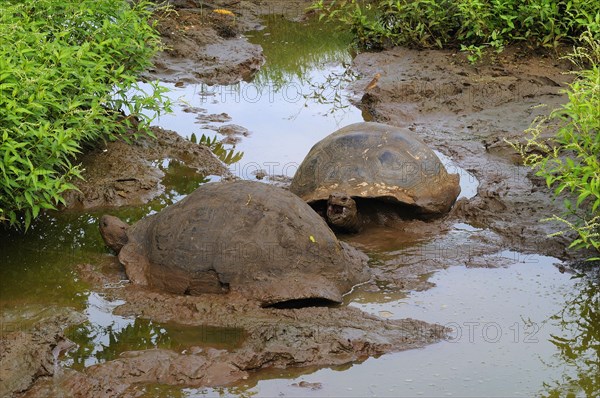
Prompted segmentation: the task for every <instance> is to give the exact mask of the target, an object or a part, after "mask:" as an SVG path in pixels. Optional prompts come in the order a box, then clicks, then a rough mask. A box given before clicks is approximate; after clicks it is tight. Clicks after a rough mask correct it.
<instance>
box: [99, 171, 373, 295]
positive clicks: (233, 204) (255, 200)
mask: <svg viewBox="0 0 600 398" xmlns="http://www.w3.org/2000/svg"><path fill="white" fill-rule="evenodd" d="M100 232H101V234H102V237H103V238H104V240H105V242H106V244H107V245H108V246H109V247H111V248H112V249H113V250H115V251H116V252H118V256H119V261H120V262H121V263H122V264H123V265H124V266H125V270H126V273H127V275H128V277H129V279H130V280H131V281H132V282H134V283H137V284H141V285H149V286H152V287H156V288H159V289H162V290H165V291H168V292H172V293H179V294H191V295H199V294H202V293H227V292H228V291H230V290H235V291H238V292H240V293H241V294H242V295H244V296H246V297H248V298H251V299H254V300H258V301H259V302H260V304H261V305H263V306H267V305H272V304H276V303H281V302H288V301H295V300H307V299H308V300H312V299H315V300H327V301H333V302H341V300H342V295H343V294H345V293H347V292H348V291H350V290H351V289H352V287H353V286H354V285H356V284H359V283H361V282H365V281H367V280H368V279H369V274H368V271H367V267H366V260H367V257H366V256H365V255H364V254H362V253H361V252H359V251H357V250H356V249H354V248H352V247H351V246H349V245H347V244H345V243H343V242H340V241H338V239H337V238H336V237H335V235H334V234H333V232H332V231H331V230H330V229H329V228H328V227H327V224H326V223H325V222H324V221H323V219H322V218H321V217H319V216H318V215H317V214H316V213H315V212H314V211H313V210H312V209H311V208H310V206H308V205H307V204H306V203H305V202H303V201H302V200H300V199H299V198H298V197H297V196H295V195H294V194H292V193H290V192H288V191H285V190H283V189H281V188H277V187H274V186H270V185H266V184H263V183H260V182H251V181H236V182H218V183H208V184H204V185H202V186H201V187H200V188H198V189H197V190H196V191H194V192H193V193H191V194H190V195H188V196H187V197H186V198H184V199H183V200H181V201H180V202H178V203H177V204H174V205H172V206H169V207H167V208H165V209H164V210H162V211H160V212H159V213H156V214H154V215H151V216H148V217H146V218H144V219H142V220H140V221H139V222H137V223H136V224H134V225H132V226H129V225H127V224H125V223H124V222H123V221H121V220H119V219H118V218H116V217H113V216H106V215H105V216H103V217H102V219H101V220H100Z"/></svg>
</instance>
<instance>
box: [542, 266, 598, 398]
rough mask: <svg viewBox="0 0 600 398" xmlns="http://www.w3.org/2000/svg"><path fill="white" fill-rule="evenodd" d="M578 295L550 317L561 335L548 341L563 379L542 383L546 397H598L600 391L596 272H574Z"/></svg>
mask: <svg viewBox="0 0 600 398" xmlns="http://www.w3.org/2000/svg"><path fill="white" fill-rule="evenodd" d="M574 278H578V279H579V282H578V283H577V286H576V287H577V288H578V290H579V291H578V294H577V295H576V296H575V297H572V298H570V299H568V300H567V301H566V303H565V307H564V308H563V309H562V311H561V312H559V313H558V314H556V315H554V316H553V317H552V318H551V319H552V321H554V322H556V323H557V324H558V325H559V326H560V327H561V329H562V331H563V333H562V334H563V335H562V336H559V335H551V338H550V342H551V343H552V344H554V345H555V346H556V348H557V349H558V353H557V356H558V357H559V359H560V366H564V365H565V364H566V365H567V366H568V368H570V369H572V372H564V373H563V376H562V380H555V381H552V382H550V383H544V389H545V391H544V392H543V393H542V395H543V396H545V397H551V398H554V397H556V398H558V397H563V396H573V397H575V396H581V395H582V394H584V395H585V396H586V397H597V396H598V395H597V394H598V391H600V372H599V369H600V302H599V301H600V300H599V297H600V291H599V283H598V278H597V275H596V277H593V276H589V275H588V276H584V275H576V276H574Z"/></svg>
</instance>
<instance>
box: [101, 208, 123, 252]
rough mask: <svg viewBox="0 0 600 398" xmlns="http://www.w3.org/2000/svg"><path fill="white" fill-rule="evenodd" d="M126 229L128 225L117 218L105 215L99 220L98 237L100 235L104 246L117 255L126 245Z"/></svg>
mask: <svg viewBox="0 0 600 398" xmlns="http://www.w3.org/2000/svg"><path fill="white" fill-rule="evenodd" d="M128 228H129V224H126V223H125V222H123V221H121V219H120V218H118V217H115V216H111V215H108V214H105V215H103V216H102V217H101V218H100V235H102V239H104V242H105V243H106V246H108V247H110V248H111V249H112V250H114V252H115V253H117V254H118V253H119V252H120V251H121V249H122V248H123V246H125V245H126V244H127V241H128V239H127V229H128Z"/></svg>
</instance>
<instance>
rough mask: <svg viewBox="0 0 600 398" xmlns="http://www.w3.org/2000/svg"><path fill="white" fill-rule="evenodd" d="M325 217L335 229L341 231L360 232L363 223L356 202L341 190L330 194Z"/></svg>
mask: <svg viewBox="0 0 600 398" xmlns="http://www.w3.org/2000/svg"><path fill="white" fill-rule="evenodd" d="M325 219H326V221H327V223H328V224H329V225H330V226H331V227H332V228H333V229H334V230H337V231H341V232H352V233H353V232H358V231H360V227H361V224H362V223H361V219H360V217H359V213H358V208H357V206H356V202H355V201H354V199H352V198H351V197H350V196H348V195H346V194H345V193H341V192H334V193H332V194H331V195H329V199H328V200H327V212H326V217H325Z"/></svg>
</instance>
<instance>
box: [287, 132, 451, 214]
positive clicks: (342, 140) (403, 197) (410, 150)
mask: <svg viewBox="0 0 600 398" xmlns="http://www.w3.org/2000/svg"><path fill="white" fill-rule="evenodd" d="M290 190H291V191H292V192H293V193H295V194H296V195H298V196H299V197H300V198H302V199H303V200H305V201H306V202H308V203H310V204H312V203H314V202H318V201H323V200H327V199H328V197H329V195H330V194H332V193H334V192H342V193H345V194H347V195H349V196H351V197H359V198H372V199H382V200H387V201H390V202H397V203H402V204H406V205H410V206H414V207H415V208H416V209H417V210H418V211H419V212H421V213H427V214H440V213H444V212H447V211H448V210H449V209H450V207H451V206H452V204H453V203H454V202H455V200H456V198H457V197H458V194H459V193H460V185H459V176H458V175H457V174H449V173H448V172H447V171H446V168H445V167H444V165H443V164H442V162H441V161H440V159H439V158H438V157H437V155H436V154H435V153H434V152H433V151H432V150H431V149H429V148H428V147H427V145H426V144H425V143H424V142H423V141H422V140H421V139H420V138H419V137H417V136H416V135H415V134H414V133H412V132H411V131H410V130H408V129H406V128H401V127H394V126H389V125H385V124H382V123H373V122H364V123H355V124H351V125H349V126H346V127H344V128H341V129H339V130H337V131H336V132H334V133H333V134H331V135H329V136H327V137H325V138H324V139H323V140H321V141H319V142H318V143H317V144H315V145H314V146H313V147H312V149H311V150H310V152H309V153H308V155H306V158H305V159H304V161H303V162H302V163H301V164H300V166H299V168H298V170H297V172H296V174H295V175H294V178H293V180H292V184H291V187H290Z"/></svg>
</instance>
